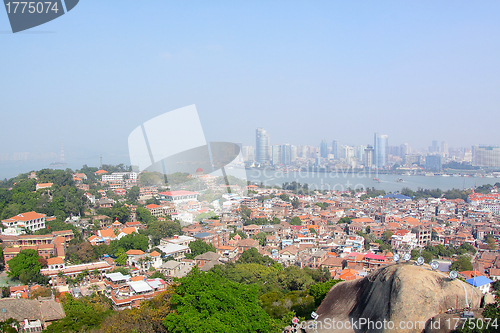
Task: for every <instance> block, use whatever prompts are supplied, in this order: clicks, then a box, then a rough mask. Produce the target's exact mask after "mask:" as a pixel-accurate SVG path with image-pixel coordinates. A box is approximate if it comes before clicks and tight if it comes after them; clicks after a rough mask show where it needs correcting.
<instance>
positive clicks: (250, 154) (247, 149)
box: [242, 146, 255, 161]
mask: <svg viewBox="0 0 500 333" xmlns="http://www.w3.org/2000/svg"><path fill="white" fill-rule="evenodd" d="M242 154H243V159H244V160H245V161H254V159H255V156H254V149H253V147H252V146H243V149H242Z"/></svg>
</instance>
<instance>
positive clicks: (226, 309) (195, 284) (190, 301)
mask: <svg viewBox="0 0 500 333" xmlns="http://www.w3.org/2000/svg"><path fill="white" fill-rule="evenodd" d="M179 282H180V284H179V285H178V286H177V287H176V289H175V294H174V295H173V296H172V300H171V302H172V308H173V309H174V310H175V312H172V313H169V314H168V315H167V316H166V317H165V319H164V321H163V324H164V325H165V327H167V329H168V331H169V332H221V333H222V332H228V333H229V332H231V333H233V332H270V331H272V328H273V326H274V325H275V324H274V323H273V320H272V319H271V317H269V315H268V314H267V313H266V312H265V311H264V310H263V309H262V308H261V307H260V305H259V299H258V295H257V294H258V292H257V289H258V287H257V286H256V285H244V284H240V283H236V282H232V281H229V280H228V279H226V278H224V277H223V276H221V275H220V274H219V273H218V272H213V271H209V272H207V273H204V272H200V271H199V270H198V269H197V268H194V269H193V270H192V271H191V272H190V273H189V274H188V276H186V277H184V278H182V279H180V281H179Z"/></svg>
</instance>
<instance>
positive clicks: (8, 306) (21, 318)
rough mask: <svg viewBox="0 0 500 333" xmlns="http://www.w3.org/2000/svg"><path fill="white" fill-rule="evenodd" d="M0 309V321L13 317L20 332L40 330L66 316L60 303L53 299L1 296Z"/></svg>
mask: <svg viewBox="0 0 500 333" xmlns="http://www.w3.org/2000/svg"><path fill="white" fill-rule="evenodd" d="M0 309H1V311H0V321H5V320H7V319H9V318H14V319H15V320H17V321H18V322H19V323H20V324H21V332H41V331H42V330H43V329H46V328H47V326H48V325H50V323H52V322H53V321H56V320H59V319H62V318H64V317H65V316H66V314H65V313H64V309H63V307H62V305H61V304H60V303H57V302H56V301H54V300H53V299H40V300H31V299H22V298H21V299H16V298H2V299H0Z"/></svg>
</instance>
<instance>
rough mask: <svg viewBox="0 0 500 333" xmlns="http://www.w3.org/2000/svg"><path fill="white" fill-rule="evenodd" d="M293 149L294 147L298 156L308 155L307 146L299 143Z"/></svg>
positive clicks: (304, 156) (305, 156)
mask: <svg viewBox="0 0 500 333" xmlns="http://www.w3.org/2000/svg"><path fill="white" fill-rule="evenodd" d="M295 149H296V152H297V155H298V157H302V158H307V157H308V156H307V152H308V149H307V146H304V145H300V146H299V148H298V149H297V147H296V148H295Z"/></svg>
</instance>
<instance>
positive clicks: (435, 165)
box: [425, 155, 443, 172]
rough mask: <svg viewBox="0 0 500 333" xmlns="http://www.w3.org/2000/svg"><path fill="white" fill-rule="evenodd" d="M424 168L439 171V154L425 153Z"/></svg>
mask: <svg viewBox="0 0 500 333" xmlns="http://www.w3.org/2000/svg"><path fill="white" fill-rule="evenodd" d="M425 168H426V169H428V170H432V171H438V172H441V170H442V168H443V167H442V164H441V155H427V157H426V158H425Z"/></svg>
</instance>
